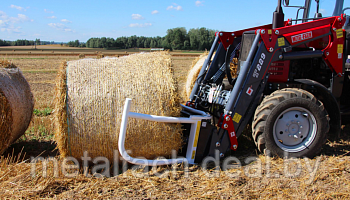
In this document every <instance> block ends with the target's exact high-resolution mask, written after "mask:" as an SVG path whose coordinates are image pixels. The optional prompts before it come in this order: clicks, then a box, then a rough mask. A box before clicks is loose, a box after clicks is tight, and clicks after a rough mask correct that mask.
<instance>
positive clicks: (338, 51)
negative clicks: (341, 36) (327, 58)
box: [337, 44, 343, 53]
mask: <svg viewBox="0 0 350 200" xmlns="http://www.w3.org/2000/svg"><path fill="white" fill-rule="evenodd" d="M337 53H343V44H338V48H337Z"/></svg>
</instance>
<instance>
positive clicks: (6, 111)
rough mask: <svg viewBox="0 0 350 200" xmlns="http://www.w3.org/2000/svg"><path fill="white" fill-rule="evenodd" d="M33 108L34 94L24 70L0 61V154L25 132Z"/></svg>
mask: <svg viewBox="0 0 350 200" xmlns="http://www.w3.org/2000/svg"><path fill="white" fill-rule="evenodd" d="M33 108H34V99H33V94H32V92H31V90H30V86H29V84H28V82H27V81H26V79H25V78H24V76H23V74H22V72H21V71H20V70H19V69H18V68H17V67H16V66H15V65H13V64H12V63H10V62H8V61H6V60H2V61H0V118H1V119H0V154H2V153H4V151H5V150H6V149H7V148H8V147H9V146H10V145H11V143H13V142H14V141H16V140H17V139H18V138H19V137H21V136H22V135H23V134H24V133H25V131H26V130H27V128H28V126H29V123H30V121H31V118H32V114H33Z"/></svg>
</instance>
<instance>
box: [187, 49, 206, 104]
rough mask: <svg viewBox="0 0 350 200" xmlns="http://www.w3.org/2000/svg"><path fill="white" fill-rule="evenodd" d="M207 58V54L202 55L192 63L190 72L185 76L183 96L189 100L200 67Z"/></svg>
mask: <svg viewBox="0 0 350 200" xmlns="http://www.w3.org/2000/svg"><path fill="white" fill-rule="evenodd" d="M207 56H208V54H207V53H204V54H202V55H200V56H198V57H197V58H196V59H194V60H193V61H192V66H191V68H190V71H189V72H188V74H187V79H186V85H185V89H184V91H185V96H186V97H187V98H189V97H190V95H191V92H192V88H193V86H194V83H195V82H196V80H197V77H198V74H199V72H200V71H201V69H202V66H203V64H204V61H205V59H206V58H207ZM187 100H188V99H187Z"/></svg>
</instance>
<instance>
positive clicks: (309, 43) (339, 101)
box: [119, 0, 350, 165]
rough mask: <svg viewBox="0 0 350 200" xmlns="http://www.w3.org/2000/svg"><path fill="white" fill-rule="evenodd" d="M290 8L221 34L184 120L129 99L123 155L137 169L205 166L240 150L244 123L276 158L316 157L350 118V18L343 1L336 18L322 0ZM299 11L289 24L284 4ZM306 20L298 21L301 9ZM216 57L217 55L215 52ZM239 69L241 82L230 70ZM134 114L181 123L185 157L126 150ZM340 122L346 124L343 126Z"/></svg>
mask: <svg viewBox="0 0 350 200" xmlns="http://www.w3.org/2000/svg"><path fill="white" fill-rule="evenodd" d="M315 3H316V13H315V16H314V17H309V14H310V8H311V4H312V1H311V0H305V4H304V5H303V6H290V5H289V1H288V0H284V1H282V0H278V5H277V8H276V11H275V12H274V13H273V22H272V24H268V25H264V26H259V27H254V28H249V29H245V30H239V31H234V32H217V33H216V37H215V41H214V43H213V45H212V47H211V49H210V52H209V55H208V58H207V59H206V61H205V62H204V64H203V67H202V68H201V70H200V72H199V75H198V77H197V80H196V82H195V84H194V87H193V90H192V93H191V95H190V98H189V101H188V102H187V103H186V105H182V108H183V109H182V111H181V114H182V117H163V116H153V115H145V114H140V113H133V112H130V111H129V109H130V105H131V100H130V99H127V101H126V104H125V108H124V113H123V121H122V126H121V130H120V137H119V151H120V153H121V155H122V157H123V158H124V159H125V160H127V161H129V162H131V163H134V164H141V165H164V164H173V163H178V162H187V163H190V164H196V163H201V162H202V161H203V159H204V158H206V157H208V156H211V157H214V156H216V155H219V157H221V158H224V157H225V154H227V152H228V151H236V150H237V148H239V144H238V142H237V138H238V137H239V136H240V135H241V133H242V131H243V130H244V128H245V127H246V125H247V124H250V125H251V127H252V134H253V135H252V137H253V139H254V142H255V144H256V146H257V148H258V149H259V150H260V151H261V152H262V153H266V151H267V150H268V151H269V152H271V154H272V155H275V156H279V157H314V156H316V155H318V154H319V153H320V151H321V148H322V146H323V145H324V144H325V142H326V139H327V136H337V135H339V134H340V130H341V129H340V126H341V124H342V122H343V124H344V123H347V122H346V121H347V120H348V119H347V116H348V115H349V114H350V102H349V101H348V99H349V98H348V97H350V94H349V86H350V78H349V77H350V76H349V64H348V63H346V60H347V58H348V55H349V54H350V43H349V41H350V37H349V36H348V34H349V33H350V32H349V31H350V30H349V29H348V27H350V23H349V17H347V16H346V15H345V14H344V11H345V10H346V9H348V8H345V9H343V4H344V2H343V0H336V2H335V8H334V13H333V15H332V16H330V17H322V14H321V13H319V0H316V1H315ZM283 6H284V7H297V8H298V11H297V17H296V19H288V20H284V13H283V9H282V7H283ZM300 11H302V12H303V14H302V17H300V18H299V12H300ZM214 52H216V53H215V55H214ZM232 66H235V67H236V68H237V77H235V78H234V77H233V76H232V75H231V72H230V70H231V67H232ZM129 117H132V118H140V119H146V120H152V121H158V122H165V123H182V124H183V127H184V140H185V142H186V145H185V146H184V148H183V149H182V152H183V154H182V155H183V156H184V157H182V158H174V159H161V160H145V159H137V158H132V157H130V156H129V155H128V154H127V152H126V150H125V148H124V142H125V132H126V124H127V120H128V118H129ZM342 120H343V121H342Z"/></svg>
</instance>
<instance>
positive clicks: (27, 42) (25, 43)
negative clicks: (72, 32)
mask: <svg viewBox="0 0 350 200" xmlns="http://www.w3.org/2000/svg"><path fill="white" fill-rule="evenodd" d="M35 43H36V45H47V44H54V43H55V42H54V41H40V39H35V40H26V39H24V40H16V41H8V40H2V39H0V46H34V45H35Z"/></svg>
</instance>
